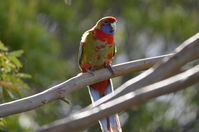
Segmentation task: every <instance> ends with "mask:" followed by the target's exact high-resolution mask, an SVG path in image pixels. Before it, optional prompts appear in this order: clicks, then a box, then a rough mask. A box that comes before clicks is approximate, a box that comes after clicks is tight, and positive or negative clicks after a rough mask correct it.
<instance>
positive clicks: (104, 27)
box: [78, 16, 122, 132]
mask: <svg viewBox="0 0 199 132" xmlns="http://www.w3.org/2000/svg"><path fill="white" fill-rule="evenodd" d="M116 22H117V19H116V18H115V17H113V16H106V17H103V18H101V19H100V20H98V21H97V22H96V24H95V25H94V26H93V27H92V28H91V29H89V30H88V31H86V32H84V33H83V35H82V37H81V41H80V46H79V55H78V61H79V67H80V69H81V71H82V72H88V73H89V72H90V73H92V72H93V71H95V70H98V69H101V68H108V70H109V71H110V72H111V73H112V74H114V72H113V69H112V67H111V64H112V59H113V57H114V55H115V53H116V45H115V42H114V34H115V30H116ZM88 89H89V95H90V98H91V101H92V104H93V105H94V104H95V101H97V100H98V99H100V98H102V97H104V96H106V95H108V94H110V93H113V84H112V80H111V79H109V80H105V81H101V82H98V83H95V84H92V85H90V86H88ZM99 124H100V126H101V130H102V132H122V129H121V125H120V121H119V116H118V114H114V115H111V116H109V117H106V118H104V119H101V120H100V121H99Z"/></svg>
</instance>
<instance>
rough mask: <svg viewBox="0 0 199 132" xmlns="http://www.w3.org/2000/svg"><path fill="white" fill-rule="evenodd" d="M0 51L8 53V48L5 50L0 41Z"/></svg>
mask: <svg viewBox="0 0 199 132" xmlns="http://www.w3.org/2000/svg"><path fill="white" fill-rule="evenodd" d="M0 50H2V51H8V48H6V47H5V46H4V44H3V43H2V42H1V41H0Z"/></svg>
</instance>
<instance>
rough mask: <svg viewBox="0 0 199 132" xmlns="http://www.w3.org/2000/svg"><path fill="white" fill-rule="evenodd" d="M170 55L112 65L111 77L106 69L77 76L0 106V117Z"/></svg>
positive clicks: (140, 68)
mask: <svg viewBox="0 0 199 132" xmlns="http://www.w3.org/2000/svg"><path fill="white" fill-rule="evenodd" d="M172 55H173V54H168V55H163V56H157V57H152V58H146V59H140V60H135V61H130V62H127V63H122V64H118V65H114V66H113V70H114V73H115V74H114V75H111V74H110V73H109V71H108V70H107V69H101V70H98V71H95V72H94V76H93V75H91V74H89V73H83V74H79V75H77V76H75V77H73V78H71V79H69V80H67V81H65V82H63V83H60V84H58V85H56V86H54V87H51V88H49V89H47V90H45V91H43V92H41V93H38V94H35V95H32V96H29V97H25V98H22V99H19V100H15V101H11V102H8V103H4V104H1V105H0V117H5V116H8V115H12V114H16V113H20V112H25V111H29V110H32V109H35V108H37V107H40V106H42V105H44V104H46V103H49V102H50V101H53V100H57V99H63V97H64V96H66V94H68V93H70V92H72V91H75V90H78V89H81V88H84V87H85V86H87V85H90V84H93V83H95V82H99V81H102V80H105V79H108V78H111V77H116V76H120V75H124V74H127V73H130V72H137V71H141V70H146V69H148V68H150V67H152V66H153V65H154V64H156V63H157V62H160V61H161V60H162V59H163V58H164V57H171V56H172Z"/></svg>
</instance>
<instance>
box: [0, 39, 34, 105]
mask: <svg viewBox="0 0 199 132" xmlns="http://www.w3.org/2000/svg"><path fill="white" fill-rule="evenodd" d="M22 53H23V51H22V50H18V51H13V52H8V48H7V47H5V46H4V44H3V43H2V42H0V75H1V76H0V102H1V103H2V102H6V101H9V100H10V99H13V100H14V99H17V98H19V97H20V91H22V90H23V88H28V85H27V84H26V83H25V82H24V81H23V79H25V78H30V75H28V74H25V73H21V72H20V68H22V64H21V62H20V60H19V59H18V57H20V56H21V55H22Z"/></svg>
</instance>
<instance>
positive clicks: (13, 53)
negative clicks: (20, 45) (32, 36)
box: [8, 50, 24, 57]
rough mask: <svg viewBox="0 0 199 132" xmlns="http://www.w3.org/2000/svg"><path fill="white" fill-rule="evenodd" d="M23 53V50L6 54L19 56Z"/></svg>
mask: <svg viewBox="0 0 199 132" xmlns="http://www.w3.org/2000/svg"><path fill="white" fill-rule="evenodd" d="M23 53H24V51H23V50H17V51H12V52H9V53H8V56H15V57H20V56H21V55H22V54H23Z"/></svg>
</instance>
